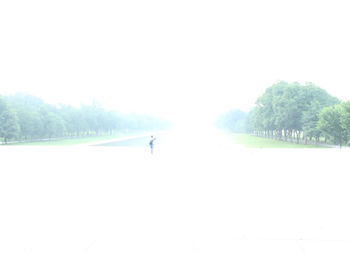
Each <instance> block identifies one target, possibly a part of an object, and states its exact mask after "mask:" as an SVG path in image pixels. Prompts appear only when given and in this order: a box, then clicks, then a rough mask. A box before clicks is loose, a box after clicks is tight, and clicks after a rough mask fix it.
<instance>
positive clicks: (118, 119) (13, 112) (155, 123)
mask: <svg viewBox="0 0 350 253" xmlns="http://www.w3.org/2000/svg"><path fill="white" fill-rule="evenodd" d="M169 126H170V122H168V121H166V120H161V119H158V118H155V117H152V116H148V115H139V114H120V113H117V112H115V111H107V110H105V109H104V108H102V106H101V105H100V104H98V103H97V102H93V103H92V104H91V105H82V106H80V107H79V108H76V107H73V106H70V105H51V104H47V103H45V102H44V101H43V100H42V99H40V98H37V97H34V96H31V95H29V94H23V93H18V94H15V95H10V96H6V97H5V96H1V95H0V141H2V142H4V143H7V142H8V141H29V140H37V139H52V138H60V137H80V136H90V135H102V134H113V133H115V132H116V131H121V130H122V131H124V130H161V129H165V128H168V127H169Z"/></svg>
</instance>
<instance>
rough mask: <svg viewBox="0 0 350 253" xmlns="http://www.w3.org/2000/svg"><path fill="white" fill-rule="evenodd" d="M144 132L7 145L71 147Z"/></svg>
mask: <svg viewBox="0 0 350 253" xmlns="http://www.w3.org/2000/svg"><path fill="white" fill-rule="evenodd" d="M144 133H145V132H128V133H126V132H121V133H118V134H113V135H104V136H90V137H81V138H69V139H61V140H52V141H35V142H23V143H15V144H9V145H17V146H18V145H22V146H23V145H25V146H71V145H79V144H85V143H86V144H87V143H90V142H91V143H92V142H96V141H104V140H111V139H117V138H124V137H128V136H134V135H140V134H144Z"/></svg>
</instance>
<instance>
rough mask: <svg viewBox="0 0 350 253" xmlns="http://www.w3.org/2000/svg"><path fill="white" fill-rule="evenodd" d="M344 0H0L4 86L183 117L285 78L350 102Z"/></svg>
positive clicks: (252, 96)
mask: <svg viewBox="0 0 350 253" xmlns="http://www.w3.org/2000/svg"><path fill="white" fill-rule="evenodd" d="M348 10H349V8H347V5H346V1H337V0H332V1H307V0H303V1H299V0H297V1H295V0H294V1H281V0H278V1H272V0H268V1H203V0H202V1H191V0H186V1H181V0H180V1H132V0H128V1H103V0H102V1H101V0H100V1H88V0H85V1H77V0H60V1H47V0H46V1H36V0H33V1H16V0H11V1H1V2H0V94H9V93H14V92H18V91H22V92H28V93H30V94H33V95H35V96H39V97H41V98H43V99H44V100H46V101H47V102H49V103H69V104H74V105H79V104H80V103H90V102H91V100H92V99H93V98H95V99H96V100H98V101H99V102H100V103H101V104H102V105H103V106H105V107H107V108H111V109H116V110H119V111H124V112H129V111H137V112H146V113H152V114H155V115H161V116H168V117H171V118H176V119H183V118H189V117H191V116H192V115H197V118H202V119H204V118H206V117H208V118H213V117H214V116H215V115H217V114H219V113H222V112H225V111H227V110H230V109H233V108H237V107H238V108H242V109H248V108H249V107H251V106H252V105H253V104H254V102H255V100H256V98H257V97H258V96H260V95H261V94H262V93H263V92H264V90H265V89H266V88H267V87H268V86H270V85H272V84H273V83H275V82H276V81H278V80H285V81H288V82H293V81H298V82H300V83H304V82H306V81H310V82H313V83H315V84H316V85H318V86H321V87H322V88H325V89H326V90H327V91H329V92H330V93H331V94H332V95H334V96H337V97H339V98H340V99H343V100H350V93H349V92H348V91H349V90H350V89H349V88H348V87H349V86H350V75H349V69H350V68H349V65H350V64H349V61H350V36H349V32H348V30H349V29H348V26H349V24H350V15H348Z"/></svg>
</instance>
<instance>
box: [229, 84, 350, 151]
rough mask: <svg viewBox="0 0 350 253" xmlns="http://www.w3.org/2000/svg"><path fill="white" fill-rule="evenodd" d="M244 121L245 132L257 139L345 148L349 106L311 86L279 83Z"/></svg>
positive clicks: (322, 90) (266, 92)
mask: <svg viewBox="0 0 350 253" xmlns="http://www.w3.org/2000/svg"><path fill="white" fill-rule="evenodd" d="M241 121H242V119H241V118H240V119H239V122H241ZM244 121H245V123H244V125H245V131H246V132H247V133H250V134H254V135H257V136H262V137H266V138H274V139H278V140H284V141H292V142H296V143H300V142H301V141H302V142H303V143H306V144H307V143H315V144H317V143H320V141H322V142H325V143H329V144H337V145H344V144H347V143H348V141H349V137H350V102H341V101H340V100H339V99H337V98H335V97H333V96H331V95H330V94H329V93H328V92H327V91H325V90H324V89H321V88H320V87H318V86H316V85H314V84H312V83H306V84H305V85H300V84H299V83H287V82H278V83H276V84H274V85H272V86H271V87H269V88H267V89H266V91H265V93H264V94H263V95H262V96H260V97H259V98H258V99H257V101H256V103H255V106H254V107H253V109H252V110H251V111H250V112H249V113H248V114H247V115H246V117H245V119H244ZM239 124H241V123H239ZM231 125H232V124H231ZM233 126H234V125H233Z"/></svg>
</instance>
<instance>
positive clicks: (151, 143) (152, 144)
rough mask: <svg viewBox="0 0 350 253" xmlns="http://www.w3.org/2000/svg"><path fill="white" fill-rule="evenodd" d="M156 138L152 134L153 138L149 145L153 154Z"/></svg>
mask: <svg viewBox="0 0 350 253" xmlns="http://www.w3.org/2000/svg"><path fill="white" fill-rule="evenodd" d="M155 139H156V138H155V137H154V136H153V135H151V140H150V141H149V146H150V148H151V154H153V146H154V141H155Z"/></svg>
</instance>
